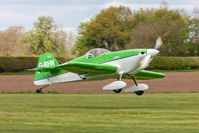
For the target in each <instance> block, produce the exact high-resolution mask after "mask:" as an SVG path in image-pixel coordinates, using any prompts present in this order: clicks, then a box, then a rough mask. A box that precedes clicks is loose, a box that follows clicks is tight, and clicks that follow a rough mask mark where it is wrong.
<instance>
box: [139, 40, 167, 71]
mask: <svg viewBox="0 0 199 133" xmlns="http://www.w3.org/2000/svg"><path fill="white" fill-rule="evenodd" d="M162 44H163V41H162V39H161V37H158V39H157V40H156V45H155V49H147V54H146V56H145V57H144V59H142V60H141V62H140V69H145V68H146V67H148V66H149V63H150V62H151V60H152V59H153V57H154V56H156V55H157V54H158V53H159V51H158V49H159V48H160V47H161V46H162Z"/></svg>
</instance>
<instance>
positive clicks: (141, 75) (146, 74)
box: [124, 70, 165, 80]
mask: <svg viewBox="0 0 199 133" xmlns="http://www.w3.org/2000/svg"><path fill="white" fill-rule="evenodd" d="M134 76H135V78H136V79H138V80H149V79H158V78H164V77H165V74H164V73H158V72H153V71H148V70H140V71H139V72H138V73H136V74H135V75H134ZM124 78H126V79H132V77H131V76H128V75H125V76H124Z"/></svg>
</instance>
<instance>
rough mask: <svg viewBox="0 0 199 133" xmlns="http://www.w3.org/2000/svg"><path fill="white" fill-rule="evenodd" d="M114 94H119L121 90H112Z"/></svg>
mask: <svg viewBox="0 0 199 133" xmlns="http://www.w3.org/2000/svg"><path fill="white" fill-rule="evenodd" d="M113 91H114V92H115V93H120V92H121V91H122V89H117V90H113Z"/></svg>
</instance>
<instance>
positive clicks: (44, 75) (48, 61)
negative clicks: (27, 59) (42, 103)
mask: <svg viewBox="0 0 199 133" xmlns="http://www.w3.org/2000/svg"><path fill="white" fill-rule="evenodd" d="M57 65H59V63H58V62H57V60H56V59H55V57H54V56H53V55H52V54H51V53H45V54H42V55H40V56H39V61H38V64H37V68H36V72H35V77H34V84H35V85H49V84H51V82H50V81H49V80H48V78H49V77H50V76H52V73H51V71H53V68H54V67H55V66H57ZM42 68H47V69H42ZM49 68H50V69H49ZM40 69H41V70H40Z"/></svg>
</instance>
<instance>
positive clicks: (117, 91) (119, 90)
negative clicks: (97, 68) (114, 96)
mask: <svg viewBox="0 0 199 133" xmlns="http://www.w3.org/2000/svg"><path fill="white" fill-rule="evenodd" d="M121 80H122V74H120V76H119V78H118V81H121ZM113 92H115V93H120V92H122V88H121V89H117V90H113Z"/></svg>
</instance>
